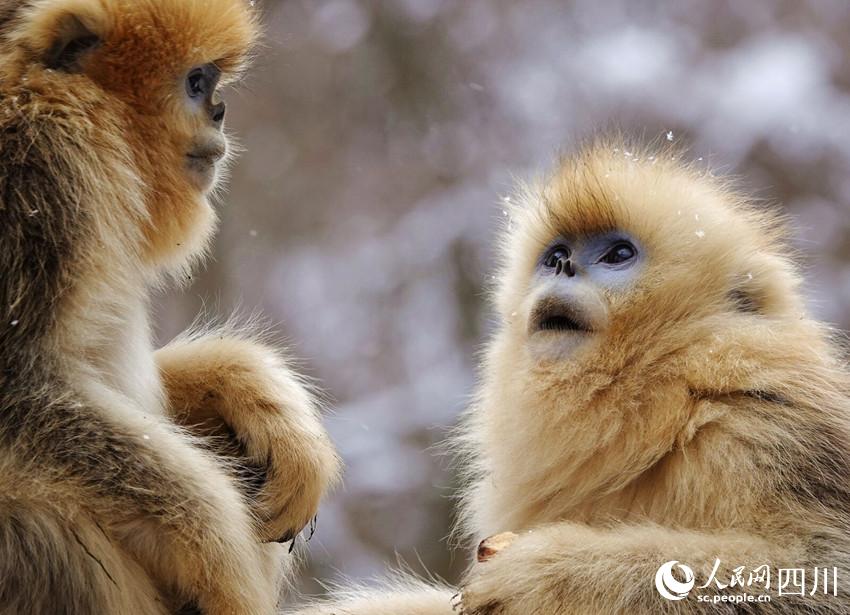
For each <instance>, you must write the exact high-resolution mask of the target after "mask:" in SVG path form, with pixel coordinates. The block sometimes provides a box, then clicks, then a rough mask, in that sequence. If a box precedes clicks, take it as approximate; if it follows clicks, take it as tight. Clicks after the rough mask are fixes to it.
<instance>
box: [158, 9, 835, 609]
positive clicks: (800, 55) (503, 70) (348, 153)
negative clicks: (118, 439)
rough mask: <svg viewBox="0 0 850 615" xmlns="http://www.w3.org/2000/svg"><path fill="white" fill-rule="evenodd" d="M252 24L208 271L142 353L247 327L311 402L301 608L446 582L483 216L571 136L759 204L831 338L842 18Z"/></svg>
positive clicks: (645, 12)
mask: <svg viewBox="0 0 850 615" xmlns="http://www.w3.org/2000/svg"><path fill="white" fill-rule="evenodd" d="M258 5H259V7H260V9H261V10H262V11H263V13H264V15H265V24H266V28H267V37H266V44H265V47H264V48H263V49H262V50H261V51H260V53H259V57H258V58H257V62H256V65H255V67H254V70H253V72H252V73H251V74H250V75H249V77H248V78H247V80H246V81H245V82H244V83H243V84H242V85H241V86H240V87H239V88H238V90H236V91H233V92H230V93H229V94H228V101H229V119H228V122H229V127H230V129H231V130H232V131H233V132H235V133H236V134H237V135H238V136H239V139H240V141H241V142H242V143H243V144H244V146H245V148H246V151H245V153H244V154H243V155H242V156H241V158H240V159H239V161H238V163H237V165H236V166H235V168H234V169H233V173H232V180H231V182H230V189H229V194H228V195H227V196H226V197H225V198H224V199H223V201H224V202H223V203H222V205H221V207H220V212H221V217H222V225H221V231H220V233H219V235H218V239H217V241H216V244H215V250H214V258H213V259H212V260H211V261H210V262H209V264H208V266H207V267H206V269H205V270H204V271H202V272H198V275H197V276H196V277H195V279H194V280H193V283H192V284H191V286H189V287H188V288H187V289H184V290H182V291H176V292H173V293H171V294H169V295H167V296H165V297H164V298H163V301H162V302H160V307H159V319H160V321H161V322H162V323H163V324H162V327H161V330H160V331H159V332H158V334H159V336H160V339H161V341H167V340H168V339H169V338H170V337H171V336H173V335H174V334H176V333H177V332H178V331H180V330H181V329H183V328H184V327H185V326H186V325H187V324H188V323H189V322H190V321H191V320H192V319H193V318H194V317H195V315H196V314H197V313H198V312H199V311H200V310H201V309H202V308H205V309H206V310H207V311H208V313H211V314H213V315H215V314H219V315H224V316H226V315H228V314H229V313H231V312H232V311H233V310H234V309H236V308H238V307H240V306H241V307H242V309H243V310H247V311H251V310H253V309H255V308H256V309H259V310H260V311H262V313H264V314H265V315H267V316H268V317H269V318H270V319H271V320H272V321H273V322H274V323H275V325H276V327H278V329H279V330H280V331H281V332H282V334H283V335H284V336H285V337H286V339H287V340H289V342H290V344H291V348H292V352H293V354H295V355H296V356H297V357H299V358H300V359H301V360H302V367H303V369H304V371H305V372H306V373H308V374H309V375H310V376H312V377H314V378H316V379H317V381H318V382H320V383H321V386H322V388H323V389H324V390H325V391H327V396H328V400H329V406H330V408H331V409H332V410H331V413H330V414H329V416H328V418H327V424H328V427H329V429H330V432H331V435H332V437H333V439H334V440H335V442H336V444H337V445H338V447H339V449H340V451H341V453H342V455H343V457H344V458H345V463H346V467H347V470H346V474H345V484H344V487H342V488H341V489H339V490H338V491H337V492H336V493H335V494H334V496H333V497H332V498H331V500H330V501H329V502H327V503H326V504H325V505H324V507H323V509H322V511H321V513H320V517H319V523H318V532H317V534H316V537H315V538H314V539H313V541H312V542H311V543H310V545H309V549H308V551H309V558H310V565H309V568H308V570H307V571H306V572H305V574H304V580H303V584H302V589H304V590H305V591H307V592H309V593H320V592H321V591H322V590H321V587H320V586H319V585H318V584H317V583H316V582H315V581H313V580H311V579H313V578H319V579H324V580H331V579H338V578H341V577H343V576H344V577H347V578H353V579H362V580H365V579H368V578H372V577H376V576H380V574H381V573H382V572H383V571H384V570H385V569H386V567H387V565H388V564H396V562H397V561H398V560H397V555H398V557H399V558H401V559H402V560H403V561H405V562H407V564H409V565H410V566H411V567H412V568H414V569H415V570H422V569H427V570H429V571H431V572H433V573H435V574H438V575H441V576H443V577H445V578H447V579H448V580H450V581H453V580H455V579H456V578H457V575H458V573H459V572H460V570H461V569H462V567H463V565H464V564H465V556H464V554H463V553H459V552H456V553H452V551H451V549H450V548H449V545H448V544H447V542H446V540H445V537H446V534H447V532H448V530H449V527H450V525H451V520H452V500H451V494H452V492H453V488H454V486H455V483H454V477H453V474H452V471H451V467H450V465H449V463H448V459H447V458H446V457H441V456H440V455H439V453H438V451H436V450H433V447H434V445H435V444H436V443H438V442H439V441H440V440H442V439H443V438H444V437H445V435H446V429H447V427H448V426H450V425H452V424H453V423H454V422H455V420H456V418H457V416H458V413H459V412H460V411H461V410H462V409H463V407H464V405H465V404H466V401H467V400H468V398H469V395H470V392H471V390H472V387H473V385H474V380H475V359H476V350H477V349H478V348H479V347H480V345H481V343H482V341H483V340H484V339H485V338H486V335H487V332H488V329H489V324H488V323H489V322H490V312H489V308H488V306H487V304H486V298H485V291H486V288H487V284H488V280H489V279H490V277H491V275H492V274H491V266H490V264H491V259H492V256H493V250H492V245H491V239H492V237H493V233H494V229H495V228H496V227H497V225H498V224H499V223H500V218H501V216H502V208H501V207H500V199H501V198H503V196H504V195H507V194H508V193H509V192H510V190H511V185H512V178H514V177H517V176H519V177H522V176H526V175H528V174H531V173H533V172H535V171H540V170H545V169H546V168H547V167H548V165H549V164H550V163H551V161H552V159H553V155H554V154H555V153H556V152H558V151H559V150H562V151H568V150H569V149H570V148H571V147H572V146H573V145H574V144H575V142H576V140H577V139H579V138H581V137H582V136H586V135H588V134H589V133H591V132H592V131H594V130H597V129H599V128H604V127H606V126H609V127H610V126H617V127H620V128H622V129H623V130H624V131H626V132H628V133H636V134H639V135H644V136H646V137H647V138H656V137H659V136H662V135H664V134H666V133H667V132H668V131H672V134H673V138H674V139H675V140H676V141H680V142H683V143H687V144H690V145H691V151H692V155H693V157H694V158H699V157H702V158H703V159H704V161H706V163H707V164H710V165H711V166H712V167H713V168H715V169H717V170H718V172H734V173H736V174H741V175H743V176H744V177H745V184H746V185H747V186H748V187H750V188H752V189H753V190H755V191H756V192H757V194H759V195H760V196H762V197H765V198H767V199H770V200H771V201H776V202H781V203H782V204H783V206H784V207H786V208H787V210H788V212H789V213H790V214H791V215H792V219H793V221H794V224H795V228H796V237H797V242H798V246H799V248H800V249H801V250H802V252H803V253H804V257H805V267H806V278H807V280H808V290H809V293H810V297H811V306H812V309H813V311H814V312H815V313H816V314H817V315H818V316H820V317H821V318H823V319H825V320H827V321H829V322H831V323H834V324H835V325H837V326H839V327H841V328H843V329H845V330H846V329H847V328H848V327H850V37H848V36H847V33H848V32H850V3H848V2H847V1H846V0H808V1H803V0H748V1H747V2H739V1H735V0H712V1H711V2H705V1H704V0H678V1H676V2H667V3H660V2H646V1H635V0H611V1H607V2H599V1H598V0H574V1H565V0H540V1H537V0H534V1H523V2H519V1H509V0H454V1H453V0H392V1H389V0H388V1H385V2H384V1H379V0H278V1H274V0H266V1H265V2H260V3H258Z"/></svg>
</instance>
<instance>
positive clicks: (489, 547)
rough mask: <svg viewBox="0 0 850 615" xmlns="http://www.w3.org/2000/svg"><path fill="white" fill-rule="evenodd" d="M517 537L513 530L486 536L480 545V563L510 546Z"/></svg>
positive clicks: (478, 555)
mask: <svg viewBox="0 0 850 615" xmlns="http://www.w3.org/2000/svg"><path fill="white" fill-rule="evenodd" d="M516 539H517V535H516V534H514V533H513V532H502V533H501V534H496V535H495V536H490V537H489V538H485V539H484V540H482V541H481V543H480V544H479V545H478V554H477V557H478V561H479V563H481V562H486V561H487V560H489V559H490V558H492V557H494V556H496V555H498V554H499V553H500V552H502V551H503V550H504V549H506V548H508V547H509V546H510V545H511V543H513V541H514V540H516Z"/></svg>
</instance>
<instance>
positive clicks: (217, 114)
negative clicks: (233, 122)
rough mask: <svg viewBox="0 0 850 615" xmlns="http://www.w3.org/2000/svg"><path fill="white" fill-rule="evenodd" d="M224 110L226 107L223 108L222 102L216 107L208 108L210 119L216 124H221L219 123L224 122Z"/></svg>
mask: <svg viewBox="0 0 850 615" xmlns="http://www.w3.org/2000/svg"><path fill="white" fill-rule="evenodd" d="M226 109H227V107H226V106H225V104H224V102H220V103H218V104H217V105H213V106H212V107H210V119H211V120H212V121H213V122H214V123H216V124H221V122H223V121H224V112H225V111H226Z"/></svg>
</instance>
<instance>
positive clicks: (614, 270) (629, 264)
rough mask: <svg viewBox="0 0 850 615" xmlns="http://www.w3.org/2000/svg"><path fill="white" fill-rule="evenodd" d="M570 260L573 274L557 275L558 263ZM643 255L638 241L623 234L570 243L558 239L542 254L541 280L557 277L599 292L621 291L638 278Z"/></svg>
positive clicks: (564, 272)
mask: <svg viewBox="0 0 850 615" xmlns="http://www.w3.org/2000/svg"><path fill="white" fill-rule="evenodd" d="M565 256H566V257H567V258H568V260H569V262H570V264H571V265H572V272H574V274H575V275H574V276H573V275H570V271H568V270H566V269H561V270H560V271H556V270H557V269H558V267H557V260H559V259H561V260H563V258H564V257H565ZM643 261H644V254H643V251H642V250H641V248H640V245H639V244H638V242H637V240H636V239H635V238H634V237H632V236H631V235H629V234H628V233H623V232H618V231H615V232H610V233H604V234H601V235H593V236H590V237H582V238H576V239H567V238H564V237H559V238H558V239H556V240H554V241H553V242H552V243H551V244H550V245H549V247H548V248H547V249H546V250H544V251H543V253H542V254H541V256H540V260H539V261H538V264H537V275H538V276H540V277H549V276H555V275H556V273H557V276H558V278H559V279H562V281H563V282H565V283H566V282H568V281H569V280H570V279H571V278H574V277H575V278H577V279H576V280H575V281H580V280H583V281H585V282H589V283H590V284H591V285H593V286H595V287H596V288H607V289H610V290H621V289H623V288H625V287H626V286H628V285H629V284H630V283H631V282H632V281H633V280H634V279H635V278H636V275H637V270H638V269H639V268H640V267H639V266H640V265H641V264H642V263H643Z"/></svg>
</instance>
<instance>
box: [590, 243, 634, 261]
mask: <svg viewBox="0 0 850 615" xmlns="http://www.w3.org/2000/svg"><path fill="white" fill-rule="evenodd" d="M635 256H637V250H635V247H634V246H633V245H632V244H630V243H629V242H627V241H620V242H617V243H615V244H614V245H613V246H612V247H611V249H610V250H608V251H607V252H606V253H605V254H603V255H602V258H600V259H599V262H600V263H605V264H607V265H619V264H620V263H625V262H626V261H630V260H632V259H633V258H634V257H635Z"/></svg>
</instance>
